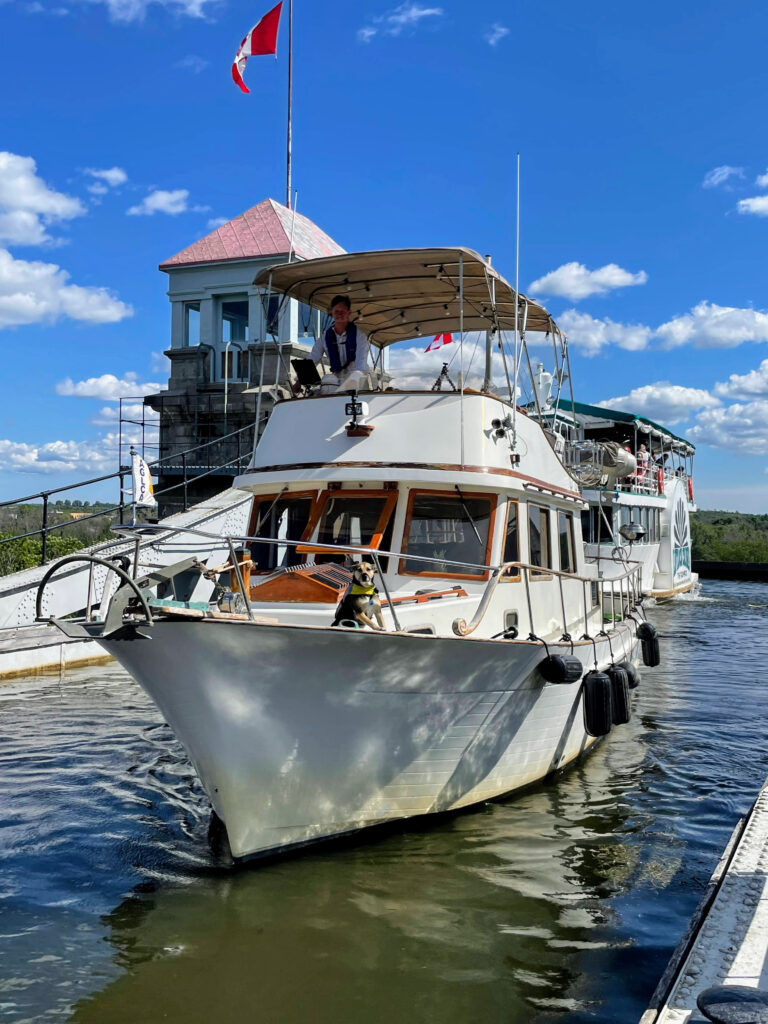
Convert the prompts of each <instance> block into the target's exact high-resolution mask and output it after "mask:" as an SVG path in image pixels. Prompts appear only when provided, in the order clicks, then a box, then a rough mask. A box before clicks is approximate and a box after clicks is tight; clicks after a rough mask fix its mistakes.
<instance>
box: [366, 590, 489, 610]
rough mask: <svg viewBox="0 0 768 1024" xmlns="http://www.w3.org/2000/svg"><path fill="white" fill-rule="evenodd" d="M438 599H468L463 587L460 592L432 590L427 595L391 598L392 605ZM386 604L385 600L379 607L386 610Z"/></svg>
mask: <svg viewBox="0 0 768 1024" xmlns="http://www.w3.org/2000/svg"><path fill="white" fill-rule="evenodd" d="M439 597H469V594H467V592H466V590H465V589H464V588H463V587H462V588H461V590H453V589H451V590H434V591H432V592H430V593H429V594H404V595H403V596H402V597H393V598H392V604H406V603H407V602H410V601H412V602H414V603H415V604H426V603H427V601H434V600H435V599H436V598H439ZM388 604H389V602H388V601H387V600H386V598H385V599H384V600H383V601H382V602H381V607H382V608H386V607H387V606H388Z"/></svg>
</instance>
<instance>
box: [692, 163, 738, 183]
mask: <svg viewBox="0 0 768 1024" xmlns="http://www.w3.org/2000/svg"><path fill="white" fill-rule="evenodd" d="M743 177H744V168H743V167H731V166H729V165H728V164H723V166H722V167H715V168H714V169H713V170H711V171H708V172H707V173H706V174H705V175H704V181H702V183H701V187H702V188H717V187H718V185H724V184H725V183H726V182H727V181H728V179H729V178H743Z"/></svg>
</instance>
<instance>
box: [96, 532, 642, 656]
mask: <svg viewBox="0 0 768 1024" xmlns="http://www.w3.org/2000/svg"><path fill="white" fill-rule="evenodd" d="M134 529H140V530H141V534H142V535H146V534H148V533H150V534H151V533H162V532H163V531H164V530H166V529H167V527H164V526H161V525H159V524H155V525H149V526H146V525H142V526H141V527H137V528H135V527H130V526H123V527H114V530H115V532H117V533H120V534H123V535H127V536H130V535H131V534H132V533H133V531H134ZM174 532H175V533H179V534H189V535H191V536H196V537H202V538H204V539H206V540H218V541H219V542H224V543H226V544H227V545H228V547H229V552H230V558H231V560H232V568H233V570H234V572H235V576H236V578H237V583H238V587H239V589H240V593H241V594H242V596H243V600H244V602H245V607H246V611H247V613H248V617H249V619H251V620H253V618H254V615H253V609H252V607H251V602H250V597H249V594H248V591H247V588H246V587H245V584H244V581H243V576H242V573H241V571H240V565H239V561H238V558H237V555H236V550H235V546H236V545H248V544H251V543H258V544H272V545H275V546H283V547H293V548H297V547H303V546H305V545H307V544H308V543H310V542H308V541H306V540H289V539H287V538H284V537H283V538H273V537H261V536H259V537H257V536H251V535H248V534H244V535H242V536H234V535H233V536H226V537H222V536H221V535H220V534H214V533H210V532H209V531H207V530H197V529H195V528H193V527H177V528H175V530H174ZM311 547H312V552H313V553H314V552H329V553H333V554H336V555H339V554H354V555H364V556H365V557H366V558H369V559H370V560H371V561H372V562H373V564H374V565H375V567H376V571H377V573H378V576H379V579H380V580H381V585H382V589H383V591H384V595H385V598H386V603H387V607H388V610H389V612H390V614H391V615H392V621H393V624H394V626H395V629H397V630H398V631H399V630H400V624H399V622H398V618H397V612H396V611H395V604H394V602H393V600H392V597H391V595H390V592H389V587H388V585H387V581H386V576H385V573H384V572H383V571H382V568H381V562H380V558H382V557H384V558H393V559H401V558H407V559H408V560H409V561H415V562H423V563H426V564H431V565H440V566H441V567H445V566H451V567H452V568H455V569H457V571H461V570H464V571H466V570H467V569H472V570H481V571H482V572H484V573H485V572H490V573H491V576H490V579H489V580H488V582H487V584H486V586H485V587H484V589H483V593H482V595H481V596H480V600H479V601H478V605H477V609H476V610H475V614H474V616H473V618H472V620H471V621H470V623H469V624H467V622H466V620H465V619H461V618H458V619H455V620H454V622H453V625H452V629H453V632H454V633H455V634H456V635H457V636H469V634H470V633H473V632H474V631H475V630H476V629H477V627H478V626H479V625H480V622H481V621H482V619H483V618H484V616H485V613H486V611H487V610H488V607H489V606H490V603H491V598H492V597H493V593H494V591H495V589H496V587H497V585H498V583H499V582H500V580H501V579H502V578H503V577H504V576H505V575H506V576H509V577H510V582H516V580H515V579H514V577H515V576H519V577H520V578H521V579H522V581H523V584H524V586H525V595H526V604H527V608H528V620H529V627H530V631H529V639H536V640H538V639H541V638H540V637H539V636H538V635H537V631H536V624H535V616H534V609H533V602H532V600H531V590H530V587H531V581H532V578H533V577H535V578H537V579H538V580H539V581H541V580H544V579H548V578H556V579H557V581H558V594H559V599H560V611H561V614H562V629H563V633H562V637H561V639H562V640H566V641H570V640H572V636H571V634H570V632H569V625H572V624H573V623H575V622H577V621H578V622H579V628H580V623H581V622H582V621H583V624H584V634H583V635H582V637H581V639H587V640H590V639H593V637H592V636H590V632H589V626H590V616H593V617H594V613H595V611H596V610H599V615H600V626H601V630H600V632H604V631H605V625H606V624H608V623H610V625H611V626H612V627H613V628H615V625H616V622H617V621H619V622H621V621H624V620H627V619H629V618H630V617H631V613H632V611H633V610H634V609H635V608H637V607H638V606H639V605H640V603H641V601H642V589H641V583H642V578H641V573H642V567H641V566H640V565H639V564H638V565H636V566H634V567H633V568H631V569H628V570H627V571H626V572H625V573H624V574H622V575H621V576H617V577H614V578H612V579H607V580H606V579H599V578H595V577H592V576H580V575H579V574H577V573H569V572H563V571H561V570H559V569H550V568H548V567H546V566H540V565H531V564H529V563H526V562H520V561H515V562H504V563H502V564H501V565H490V566H489V565H481V564H480V563H475V562H459V561H453V560H451V559H446V558H434V557H431V556H428V555H413V554H410V553H408V552H403V551H389V550H383V549H381V548H371V547H362V546H359V545H353V544H321V543H318V542H315V541H312V542H311ZM286 571H288V570H287V569H286ZM513 574H514V575H513ZM564 581H568V582H576V583H579V584H580V585H581V586H580V588H579V589H580V591H581V605H580V611H579V614H578V616H574V617H573V618H572V619H571V622H570V623H569V619H568V612H567V608H566V596H565V592H564V590H563V583H564ZM593 594H594V595H595V596H596V600H593ZM617 612H618V614H617Z"/></svg>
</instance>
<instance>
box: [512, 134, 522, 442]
mask: <svg viewBox="0 0 768 1024" xmlns="http://www.w3.org/2000/svg"><path fill="white" fill-rule="evenodd" d="M519 316H520V154H519V153H518V154H517V201H516V204H515V366H514V370H515V375H514V381H515V388H514V391H513V393H512V396H511V398H512V447H513V448H514V447H515V445H516V444H517V377H518V371H519V369H520V331H519V326H520V325H519Z"/></svg>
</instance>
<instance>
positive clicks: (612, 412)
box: [534, 364, 698, 601]
mask: <svg viewBox="0 0 768 1024" xmlns="http://www.w3.org/2000/svg"><path fill="white" fill-rule="evenodd" d="M534 381H535V387H536V393H537V398H538V403H539V408H540V409H541V413H542V417H543V420H544V422H546V424H547V426H548V427H549V429H550V430H552V431H553V432H554V433H555V434H556V435H557V437H558V442H557V443H558V445H559V447H560V450H561V451H562V454H563V458H564V460H565V462H566V464H567V465H568V466H569V468H570V470H571V472H572V473H573V474H574V476H575V477H576V479H577V480H578V481H579V482H580V484H581V493H582V496H583V497H584V498H585V499H586V501H587V502H588V503H589V507H588V508H585V509H584V510H583V511H582V535H583V538H584V542H585V544H586V552H587V558H588V560H589V561H590V562H593V563H594V564H595V566H596V568H597V574H598V576H599V577H600V578H604V579H607V578H610V577H611V576H616V575H620V574H621V573H623V572H624V571H625V569H626V567H627V566H628V565H630V564H635V565H640V566H641V568H642V590H643V594H644V595H645V596H647V597H653V598H655V599H656V600H657V601H667V600H670V599H671V598H674V597H677V596H678V595H680V594H684V593H687V592H689V591H691V590H693V589H694V587H695V586H696V584H697V582H698V574H697V573H694V572H692V569H691V522H690V514H691V513H692V512H695V511H696V505H695V502H694V497H693V456H694V453H695V448H694V446H693V445H692V444H691V443H690V441H686V440H685V438H682V437H678V436H677V435H676V434H673V433H672V431H670V430H668V429H667V428H666V427H663V426H661V425H660V424H658V423H654V421H653V420H649V419H647V418H646V417H645V416H639V415H636V414H634V413H629V412H623V411H621V410H618V409H608V408H604V407H603V406H600V405H585V404H584V403H582V402H575V401H568V400H564V401H563V402H557V401H556V399H553V396H552V383H553V378H552V374H549V373H547V372H546V371H545V370H544V368H543V366H542V365H541V364H539V365H538V367H537V369H536V373H535V375H534Z"/></svg>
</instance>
